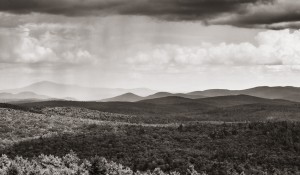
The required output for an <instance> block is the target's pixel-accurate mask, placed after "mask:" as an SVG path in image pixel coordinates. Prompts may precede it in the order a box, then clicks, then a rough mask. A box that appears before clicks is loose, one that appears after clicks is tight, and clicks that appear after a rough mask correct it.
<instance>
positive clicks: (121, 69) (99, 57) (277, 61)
mask: <svg viewBox="0 0 300 175" xmlns="http://www.w3.org/2000/svg"><path fill="white" fill-rule="evenodd" d="M299 8H300V2H297V1H294V0H248V1H231V0H202V1H197V0H190V1H186V2H185V1H172V0H162V1H156V0H146V1H135V0H133V1H131V0H112V1H106V0H100V1H94V0H86V1H79V0H74V1H68V0H54V1H49V2H48V1H39V2H37V0H28V1H26V2H23V1H20V0H16V1H13V2H10V1H9V0H3V1H1V2H0V82H1V84H0V89H11V88H17V87H23V86H26V85H29V84H32V83H35V82H39V81H52V82H57V83H64V84H76V85H79V86H84V87H105V88H125V89H132V88H141V87H142V88H149V89H154V90H157V91H170V92H190V91H195V90H205V89H246V88H251V87H256V86H296V87H299V86H300V81H298V79H299V78H298V77H299V75H300V48H299V45H300V30H299V27H300V23H299V21H300V16H299V14H298V13H297V11H298V9H299Z"/></svg>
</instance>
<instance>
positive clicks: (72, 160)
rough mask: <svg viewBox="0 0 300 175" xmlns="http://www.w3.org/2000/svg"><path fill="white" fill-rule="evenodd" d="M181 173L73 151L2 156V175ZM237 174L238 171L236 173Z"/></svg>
mask: <svg viewBox="0 0 300 175" xmlns="http://www.w3.org/2000/svg"><path fill="white" fill-rule="evenodd" d="M106 174H107V175H180V173H178V172H176V171H174V172H169V173H165V172H163V171H162V170H160V169H159V168H156V169H155V170H153V171H147V172H140V171H135V172H134V171H132V170H131V169H130V168H129V167H126V166H123V165H121V164H118V163H116V162H113V161H107V160H106V159H105V158H103V157H98V156H95V157H93V158H92V159H91V160H90V161H89V160H86V159H80V158H78V156H77V155H76V154H75V153H74V152H73V151H71V152H70V153H69V154H66V155H65V156H63V157H57V156H53V155H44V154H42V155H40V156H38V157H36V158H33V159H30V160H29V159H24V158H23V157H15V158H14V159H10V158H8V157H7V156H6V155H2V156H1V157H0V175H106ZM186 174H190V175H206V173H204V172H202V173H198V172H197V171H196V170H195V169H194V166H193V165H191V166H190V167H189V168H188V169H187V171H186ZM235 174H237V173H235Z"/></svg>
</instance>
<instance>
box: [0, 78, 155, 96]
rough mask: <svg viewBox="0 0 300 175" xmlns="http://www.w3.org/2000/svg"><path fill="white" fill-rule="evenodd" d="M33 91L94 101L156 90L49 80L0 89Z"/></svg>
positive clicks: (4, 91)
mask: <svg viewBox="0 0 300 175" xmlns="http://www.w3.org/2000/svg"><path fill="white" fill-rule="evenodd" d="M22 92H33V93H36V94H41V95H44V96H48V97H50V98H58V99H66V100H68V99H74V100H79V101H94V100H99V99H104V98H110V97H113V96H117V95H121V94H124V93H128V92H132V93H135V94H138V95H141V96H146V95H150V94H153V93H156V92H157V91H154V90H151V89H147V88H136V89H121V88H115V89H113V88H91V87H83V86H78V85H70V84H59V83H54V82H49V81H42V82H37V83H34V84H31V85H28V86H25V87H22V88H16V89H5V90H0V93H14V94H15V93H22Z"/></svg>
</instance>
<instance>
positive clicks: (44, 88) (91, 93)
mask: <svg viewBox="0 0 300 175" xmlns="http://www.w3.org/2000/svg"><path fill="white" fill-rule="evenodd" d="M242 94H243V95H248V96H254V97H260V98H265V99H283V100H289V101H295V102H300V88H298V87H292V86H276V87H269V86H259V87H254V88H249V89H244V90H228V89H209V90H204V91H193V92H189V93H170V92H158V91H155V90H151V89H147V88H135V89H122V88H97V87H94V88H93V87H83V86H78V85H69V84H59V83H54V82H49V81H42V82H37V83H34V84H31V85H28V86H25V87H21V88H16V89H6V90H0V102H1V101H2V102H7V101H16V100H24V99H26V100H27V99H34V100H37V101H38V100H50V99H52V100H53V99H63V100H78V101H101V102H114V101H118V102H137V101H142V100H149V99H155V98H163V97H170V96H172V97H182V98H186V99H204V98H207V97H218V96H234V95H242Z"/></svg>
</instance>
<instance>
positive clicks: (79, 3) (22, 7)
mask: <svg viewBox="0 0 300 175" xmlns="http://www.w3.org/2000/svg"><path fill="white" fill-rule="evenodd" d="M270 1H271V0H52V1H49V0H1V1H0V10H2V11H8V12H12V13H30V12H40V13H50V14H63V15H70V16H73V15H79V16H81V15H95V14H97V13H112V14H114V13H117V14H128V15H147V16H166V17H170V18H174V19H178V20H181V19H203V18H205V17H207V16H212V15H218V14H220V13H223V12H233V13H236V12H240V11H241V10H243V8H245V5H248V4H256V3H264V2H270Z"/></svg>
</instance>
